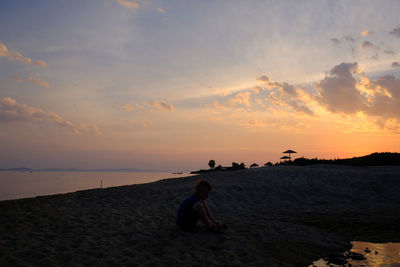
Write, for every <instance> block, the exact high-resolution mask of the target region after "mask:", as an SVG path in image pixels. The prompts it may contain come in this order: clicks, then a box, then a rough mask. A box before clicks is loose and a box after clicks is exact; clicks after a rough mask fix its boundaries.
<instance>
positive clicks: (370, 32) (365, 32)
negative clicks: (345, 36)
mask: <svg viewBox="0 0 400 267" xmlns="http://www.w3.org/2000/svg"><path fill="white" fill-rule="evenodd" d="M372 34H374V32H373V31H370V30H364V31H362V32H361V35H362V36H367V35H372Z"/></svg>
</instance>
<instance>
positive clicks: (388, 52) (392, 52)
mask: <svg viewBox="0 0 400 267" xmlns="http://www.w3.org/2000/svg"><path fill="white" fill-rule="evenodd" d="M383 53H385V54H386V55H390V56H394V55H396V52H394V51H393V50H385V51H383Z"/></svg>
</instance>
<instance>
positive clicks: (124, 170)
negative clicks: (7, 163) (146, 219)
mask: <svg viewBox="0 0 400 267" xmlns="http://www.w3.org/2000/svg"><path fill="white" fill-rule="evenodd" d="M0 171H1V172H14V171H15V172H172V171H171V170H146V169H77V168H67V169H61V168H60V169H59V168H45V169H31V168H25V167H21V168H10V169H0Z"/></svg>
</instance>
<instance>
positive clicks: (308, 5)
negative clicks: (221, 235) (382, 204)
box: [0, 0, 400, 171]
mask: <svg viewBox="0 0 400 267" xmlns="http://www.w3.org/2000/svg"><path fill="white" fill-rule="evenodd" d="M0 6H1V8H0V146H1V150H0V168H13V167H21V166H26V167H31V168H48V167H54V168H70V167H71V168H72V167H75V168H142V169H163V170H175V171H179V170H192V169H199V168H207V162H208V160H210V159H214V160H215V161H216V163H217V165H218V164H222V165H230V164H231V162H232V161H235V162H244V163H245V164H246V165H250V164H251V163H253V162H255V163H258V164H259V165H263V164H264V163H266V162H267V161H271V162H277V161H279V158H280V157H281V156H282V151H285V150H287V149H293V150H295V151H297V152H298V153H297V154H296V155H295V157H301V156H304V157H308V158H310V157H312V158H313V157H318V158H343V157H353V156H361V155H365V154H369V153H372V152H400V20H399V12H400V1H398V0H394V1H389V0H385V1H378V0H376V1H367V0H362V1H361V0H360V1H339V0H335V1H322V0H321V1H316V0H313V1H311V0H310V1H306V0H304V1H298V0H296V1H258V0H257V1H235V0H220V1H211V0H205V1H194V0H193V1H191V0H168V1H167V0H165V1H155V0H143V1H128V0H81V1H70V0H68V1H66V0H59V1H54V0H51V1H50V0H49V1H42V0H38V1H28V0H25V1H23V0H2V1H1V4H0Z"/></svg>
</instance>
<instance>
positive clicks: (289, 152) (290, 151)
mask: <svg viewBox="0 0 400 267" xmlns="http://www.w3.org/2000/svg"><path fill="white" fill-rule="evenodd" d="M282 153H288V154H289V160H290V154H292V153H297V152H296V151H293V150H290V149H289V150H286V151H285V152H282Z"/></svg>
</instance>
